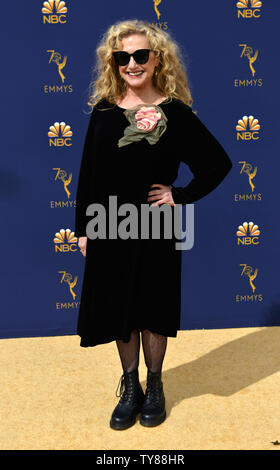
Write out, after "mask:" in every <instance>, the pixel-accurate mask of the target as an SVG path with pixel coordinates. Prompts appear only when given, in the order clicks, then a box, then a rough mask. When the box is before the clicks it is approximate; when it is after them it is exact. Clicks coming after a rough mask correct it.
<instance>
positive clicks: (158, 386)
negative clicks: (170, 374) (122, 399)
mask: <svg viewBox="0 0 280 470" xmlns="http://www.w3.org/2000/svg"><path fill="white" fill-rule="evenodd" d="M165 418H166V410H165V397H164V392H163V384H162V381H161V372H152V371H151V370H150V369H148V372H147V388H146V393H145V400H144V403H143V406H142V410H141V415H140V424H142V425H143V426H157V425H158V424H160V423H162V422H163V421H164V420H165Z"/></svg>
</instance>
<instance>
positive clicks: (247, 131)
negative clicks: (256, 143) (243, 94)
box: [236, 116, 261, 140]
mask: <svg viewBox="0 0 280 470" xmlns="http://www.w3.org/2000/svg"><path fill="white" fill-rule="evenodd" d="M260 128H261V126H260V125H259V121H258V119H255V118H254V116H243V118H242V119H239V121H238V124H237V126H236V130H237V140H252V139H253V140H258V139H259V132H258V131H259V130H260Z"/></svg>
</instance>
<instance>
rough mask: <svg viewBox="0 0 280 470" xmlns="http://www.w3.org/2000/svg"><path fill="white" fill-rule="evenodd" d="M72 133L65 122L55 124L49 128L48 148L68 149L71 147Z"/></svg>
mask: <svg viewBox="0 0 280 470" xmlns="http://www.w3.org/2000/svg"><path fill="white" fill-rule="evenodd" d="M72 135H73V132H72V131H71V127H70V126H69V125H66V124H65V122H61V123H59V122H55V123H54V125H53V126H50V127H49V132H48V136H49V138H50V139H49V146H50V147H52V146H54V147H63V146H66V147H70V146H71V145H72V142H71V139H70V137H72Z"/></svg>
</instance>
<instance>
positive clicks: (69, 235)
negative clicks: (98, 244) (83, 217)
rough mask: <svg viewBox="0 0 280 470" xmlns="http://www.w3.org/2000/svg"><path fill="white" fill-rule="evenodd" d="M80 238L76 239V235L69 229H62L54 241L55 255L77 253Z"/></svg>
mask: <svg viewBox="0 0 280 470" xmlns="http://www.w3.org/2000/svg"><path fill="white" fill-rule="evenodd" d="M77 241H78V238H77V237H75V233H74V232H72V231H71V230H70V229H69V228H67V229H66V230H64V229H63V228H61V229H60V230H59V232H56V234H55V237H54V239H53V242H54V250H55V253H58V252H59V253H71V252H72V253H73V252H75V251H77Z"/></svg>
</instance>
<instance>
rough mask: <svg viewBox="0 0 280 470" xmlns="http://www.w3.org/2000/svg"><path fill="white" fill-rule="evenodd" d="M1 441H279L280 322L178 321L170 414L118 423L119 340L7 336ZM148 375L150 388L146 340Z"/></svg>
mask: <svg viewBox="0 0 280 470" xmlns="http://www.w3.org/2000/svg"><path fill="white" fill-rule="evenodd" d="M0 367H1V389H0V390H1V392H0V396H1V405H0V406H1V409H0V449H1V450H4V449H5V450H7V449H11V450H12V449H13V450H24V449H32V450H34V449H47V450H51V449H53V450H54V449H56V450H64V449H100V450H107V449H112V450H121V449H127V450H129V449H140V450H141V449H143V450H144V449H147V450H148V449H151V450H154V449H158V450H160V449H166V450H170V449H175V450H181V449H194V450H196V449H205V450H209V449H213V450H214V449H219V450H223V449H234V450H245V449H249V450H253V449H254V450H279V449H280V445H279V446H277V445H273V444H272V441H276V440H278V441H279V442H280V405H279V401H280V400H279V396H280V393H279V392H280V370H279V369H280V327H265V328H240V329H239V328H237V329H223V330H192V331H179V332H178V336H177V338H168V345H167V351H166V356H165V359H164V363H163V373H162V381H163V386H164V393H165V397H166V410H167V419H166V421H164V423H162V424H161V425H159V426H157V427H153V428H147V427H144V426H141V425H140V423H139V418H138V419H137V422H136V424H135V425H134V426H133V427H131V428H129V429H127V430H124V431H116V430H113V429H111V428H110V426H109V421H110V417H111V413H112V411H113V409H114V407H115V406H116V404H117V403H118V401H119V398H117V397H116V396H115V391H116V389H117V386H118V382H119V379H120V376H121V374H122V369H121V363H120V359H119V355H118V351H117V346H116V342H115V341H113V342H111V343H107V344H104V345H98V346H94V347H93V348H81V347H80V337H79V336H76V335H74V336H57V337H43V338H41V337H40V338H16V339H4V340H3V339H2V340H0ZM139 376H140V381H141V384H142V387H143V389H144V391H145V380H146V366H145V362H144V356H143V351H142V346H141V355H140V367H139Z"/></svg>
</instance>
